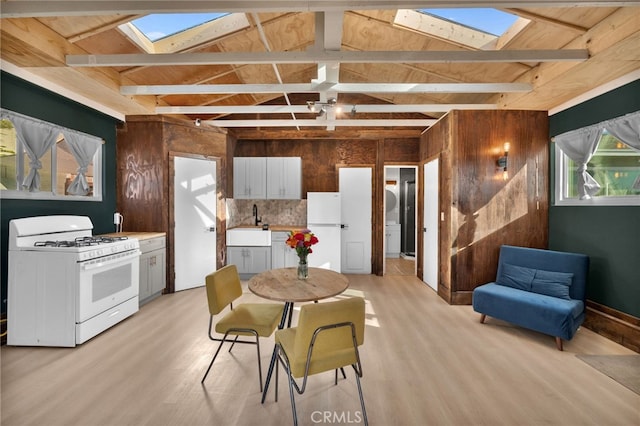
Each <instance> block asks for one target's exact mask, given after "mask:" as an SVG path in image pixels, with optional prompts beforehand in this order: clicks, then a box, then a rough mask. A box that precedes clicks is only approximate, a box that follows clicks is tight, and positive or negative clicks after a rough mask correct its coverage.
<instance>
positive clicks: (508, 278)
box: [496, 263, 536, 291]
mask: <svg viewBox="0 0 640 426" xmlns="http://www.w3.org/2000/svg"><path fill="white" fill-rule="evenodd" d="M535 275H536V270H535V269H531V268H525V267H523V266H516V265H511V264H510V263H504V264H503V265H502V269H501V270H500V276H499V277H498V279H497V280H496V284H499V285H503V286H507V287H513V288H517V289H519V290H526V291H531V282H532V281H533V279H534V277H535Z"/></svg>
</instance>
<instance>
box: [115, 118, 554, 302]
mask: <svg viewBox="0 0 640 426" xmlns="http://www.w3.org/2000/svg"><path fill="white" fill-rule="evenodd" d="M260 134H261V132H260V131H258V130H251V131H246V132H242V131H238V132H236V131H229V133H228V134H227V133H226V132H224V131H219V130H216V129H213V128H208V127H203V128H197V127H195V126H194V125H193V123H192V122H190V121H184V120H174V119H168V118H166V117H155V116H136V117H128V118H127V123H126V124H125V125H124V126H123V127H122V128H121V129H120V130H119V131H118V149H117V157H118V161H117V163H118V182H117V187H118V210H119V211H120V212H122V214H123V215H124V216H125V222H124V229H125V230H127V231H164V232H167V235H168V255H169V256H168V259H169V260H170V261H169V262H168V264H170V268H171V269H170V270H169V271H168V274H167V276H168V277H169V278H168V280H169V284H168V285H167V291H173V256H172V254H173V252H172V250H173V245H172V244H173V235H172V232H173V231H172V230H173V225H172V222H171V218H172V216H171V213H170V212H171V211H172V210H173V208H172V205H170V202H171V197H170V194H171V187H170V183H171V169H170V167H171V166H170V164H171V161H170V156H171V155H202V156H206V157H209V158H215V159H216V161H217V162H218V188H219V193H218V200H219V206H218V207H219V208H218V212H219V220H218V240H219V247H221V248H222V247H224V231H225V230H226V218H225V217H224V216H223V215H224V211H225V209H224V200H225V198H226V197H228V196H231V194H232V193H233V187H232V186H233V179H232V177H233V167H232V165H233V161H232V160H233V157H251V156H276V157H277V156H282V157H289V156H293V157H301V158H302V170H303V178H302V179H303V183H302V191H303V196H306V193H307V192H308V191H337V190H338V189H339V186H338V170H339V168H340V167H349V166H367V167H371V168H372V169H373V179H374V182H373V196H372V200H371V202H372V209H373V220H372V222H373V223H372V247H373V253H372V272H373V273H374V274H377V275H382V273H383V265H384V252H383V249H382V248H383V241H384V211H383V209H384V207H383V203H382V200H383V199H384V198H383V197H384V166H385V165H420V166H422V165H423V164H424V163H425V162H426V161H429V160H431V159H433V158H438V159H439V160H440V178H439V180H440V194H439V204H440V206H441V211H442V212H443V213H444V220H443V221H442V222H440V252H439V264H440V271H439V282H438V293H439V294H440V296H441V297H443V298H444V299H445V300H447V301H448V302H449V303H454V304H459V303H470V302H471V292H472V290H473V289H474V288H475V287H476V286H478V285H480V284H483V283H484V282H487V281H491V280H493V278H494V277H495V273H496V267H497V258H498V250H499V247H500V245H501V244H513V245H521V246H529V247H540V248H546V246H547V227H548V217H547V211H548V171H549V170H548V162H549V159H548V118H547V114H546V112H540V111H452V112H451V113H449V114H447V115H446V116H444V117H443V118H442V119H441V120H439V121H438V122H437V123H436V124H435V125H434V126H432V127H431V128H430V129H429V130H428V131H426V132H424V133H423V134H422V135H419V134H418V133H416V132H413V133H412V132H408V131H406V130H402V131H389V130H379V131H374V130H367V131H362V132H360V133H358V132H356V131H354V130H353V129H348V130H344V131H341V130H340V129H338V130H336V131H334V132H328V131H323V132H309V131H305V132H300V133H295V132H292V131H290V130H282V132H277V131H274V130H273V129H269V130H266V131H264V132H263V133H262V134H263V135H264V136H268V137H263V138H260ZM505 141H509V142H510V143H511V151H510V153H509V175H510V177H509V179H508V180H507V181H503V180H502V177H501V176H502V175H501V174H500V173H499V171H498V170H497V167H496V160H497V158H498V157H499V156H500V155H501V154H502V152H501V150H502V145H503V143H504V142H505ZM418 179H419V182H422V181H423V180H424V176H423V169H422V167H420V168H419V172H418ZM420 186H421V185H420V184H419V187H420ZM423 202H424V200H423V194H422V191H420V190H419V191H418V223H417V226H418V229H421V228H422V227H423V226H424V224H423V223H422V215H423V208H422V206H423ZM422 250H423V245H422V233H420V232H418V241H417V258H418V259H421V258H422ZM220 252H221V253H222V250H220ZM221 253H219V256H218V262H219V266H220V265H222V263H223V255H222V254H221ZM421 263H422V262H418V276H419V277H422V273H423V271H422V264H421Z"/></svg>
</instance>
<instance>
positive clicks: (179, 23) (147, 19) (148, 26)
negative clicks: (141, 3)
mask: <svg viewBox="0 0 640 426" xmlns="http://www.w3.org/2000/svg"><path fill="white" fill-rule="evenodd" d="M226 15H228V14H227V13H165V14H162V13H161V14H152V15H147V16H143V17H142V18H138V19H134V20H133V21H131V23H132V24H133V25H135V26H136V28H138V29H139V30H140V31H142V33H143V34H144V35H145V36H146V37H147V38H148V39H149V40H151V41H157V40H160V39H161V38H164V37H168V36H172V35H174V34H178V33H181V32H183V31H186V30H188V29H191V28H194V27H197V26H198V25H202V24H204V23H207V22H210V21H214V20H216V19H218V18H221V17H223V16H226Z"/></svg>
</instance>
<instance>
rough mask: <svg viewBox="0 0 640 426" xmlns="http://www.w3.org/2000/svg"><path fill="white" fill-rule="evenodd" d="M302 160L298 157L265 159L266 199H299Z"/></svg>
mask: <svg viewBox="0 0 640 426" xmlns="http://www.w3.org/2000/svg"><path fill="white" fill-rule="evenodd" d="M301 191H302V159H301V158H300V157H268V158H267V198H269V199H289V200H291V199H300V198H301Z"/></svg>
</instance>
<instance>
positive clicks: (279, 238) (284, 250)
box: [271, 232, 298, 269]
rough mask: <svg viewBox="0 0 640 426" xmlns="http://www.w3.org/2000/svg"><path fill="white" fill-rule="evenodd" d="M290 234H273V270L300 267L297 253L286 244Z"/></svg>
mask: <svg viewBox="0 0 640 426" xmlns="http://www.w3.org/2000/svg"><path fill="white" fill-rule="evenodd" d="M288 238H289V233H288V232H271V269H277V268H290V267H294V266H297V265H298V255H297V254H296V251H295V250H294V249H292V248H291V247H289V246H288V245H287V244H286V241H287V239H288Z"/></svg>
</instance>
